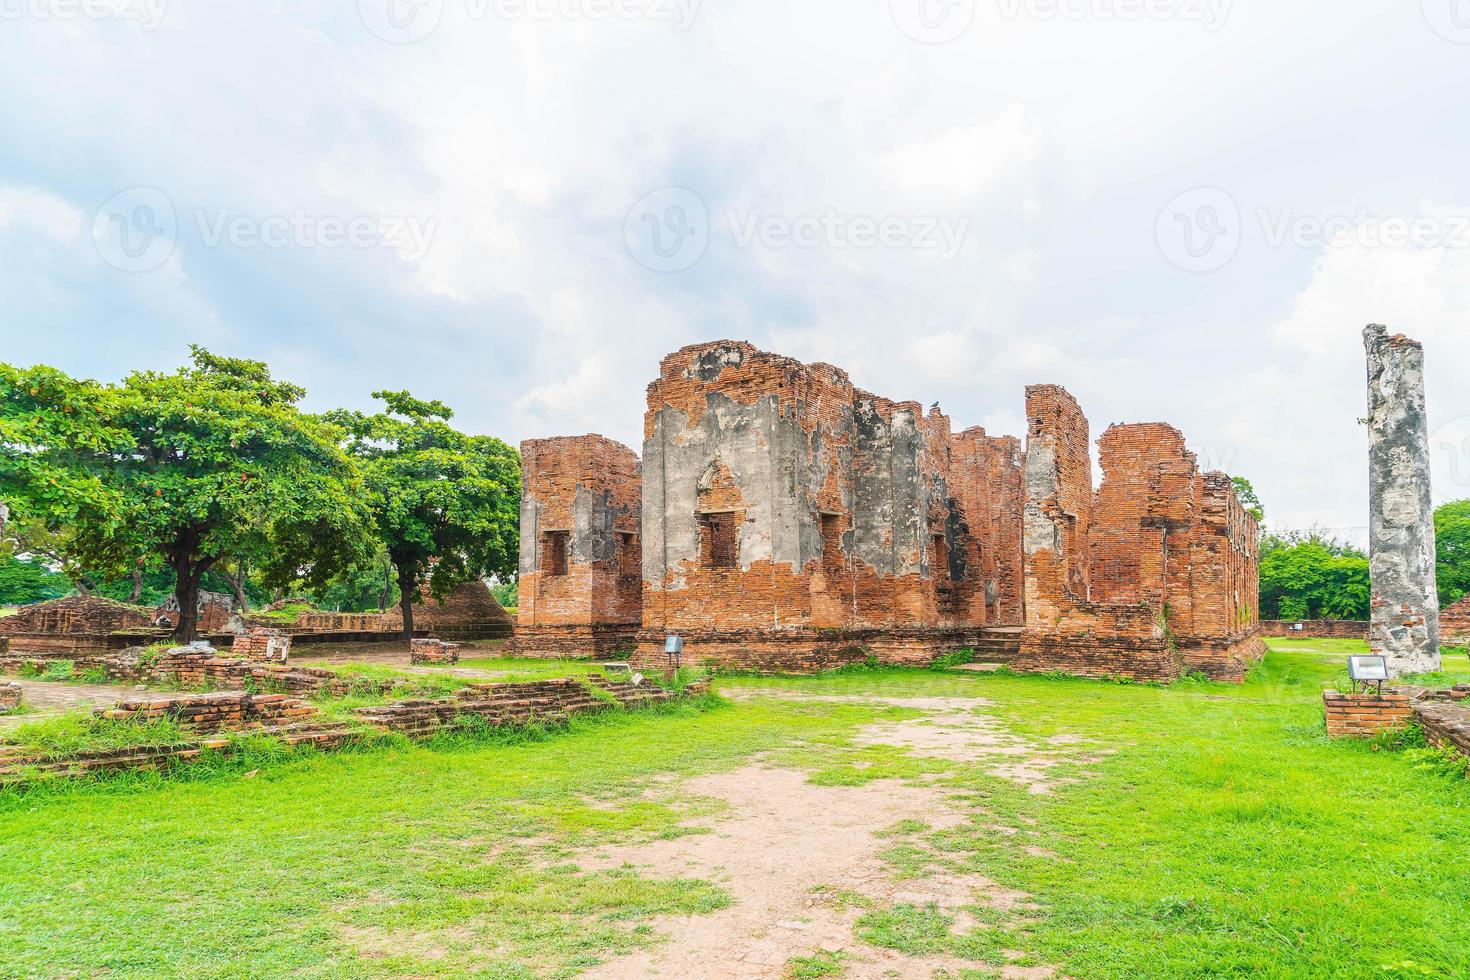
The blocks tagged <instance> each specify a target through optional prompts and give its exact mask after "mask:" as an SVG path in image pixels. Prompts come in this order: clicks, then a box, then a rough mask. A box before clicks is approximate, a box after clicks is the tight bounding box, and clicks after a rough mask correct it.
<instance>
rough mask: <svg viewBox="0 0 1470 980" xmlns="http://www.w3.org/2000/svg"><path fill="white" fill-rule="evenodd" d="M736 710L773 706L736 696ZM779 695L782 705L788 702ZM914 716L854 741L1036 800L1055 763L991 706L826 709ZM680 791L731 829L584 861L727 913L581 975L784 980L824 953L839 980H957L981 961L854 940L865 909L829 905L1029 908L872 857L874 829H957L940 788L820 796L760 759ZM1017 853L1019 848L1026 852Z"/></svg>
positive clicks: (973, 881) (793, 774)
mask: <svg viewBox="0 0 1470 980" xmlns="http://www.w3.org/2000/svg"><path fill="white" fill-rule="evenodd" d="M735 696H736V697H737V698H738V699H742V700H743V699H746V698H750V697H761V696H767V695H766V693H765V692H754V691H752V692H738V693H736V695H735ZM777 696H779V697H789V696H790V695H788V694H785V693H782V694H779V695H777ZM796 699H797V700H838V701H861V702H869V703H872V702H879V703H883V704H891V705H900V706H903V707H912V708H918V709H919V710H923V711H925V712H926V714H925V715H924V717H922V718H917V719H912V720H909V721H903V722H894V723H883V724H878V725H871V726H868V727H867V728H865V729H864V730H863V731H862V732H861V733H860V734H859V738H858V741H859V742H860V743H861V744H870V745H871V744H886V745H895V746H899V747H902V748H905V749H907V750H909V751H910V752H911V753H913V754H915V755H930V756H935V757H940V758H945V759H958V760H962V761H972V762H976V763H978V764H983V765H986V766H987V767H988V768H989V769H990V771H992V772H994V773H995V774H996V775H998V776H1002V777H1004V778H1011V779H1015V780H1017V781H1018V782H1021V783H1023V784H1024V785H1026V786H1027V787H1028V788H1030V789H1031V791H1032V792H1047V791H1048V790H1049V789H1050V787H1051V786H1052V785H1055V781H1054V780H1051V779H1049V778H1048V776H1047V770H1048V769H1049V768H1050V767H1051V766H1052V765H1054V764H1055V763H1056V761H1058V759H1059V758H1061V757H1062V753H1061V752H1060V751H1058V750H1056V749H1054V748H1049V747H1042V746H1033V745H1030V744H1028V743H1026V742H1024V741H1023V740H1021V739H1018V738H1015V737H1014V736H1010V735H1008V734H1006V733H1005V732H1004V731H1003V730H1002V729H1001V728H1000V725H999V723H998V722H997V721H996V720H995V719H994V718H992V717H990V716H987V715H984V714H981V713H980V709H982V708H983V707H984V706H985V702H983V701H980V700H978V699H968V698H873V697H856V698H822V697H804V698H802V697H797V698H796ZM681 790H683V791H684V792H688V793H691V794H696V795H699V796H705V797H711V798H714V799H716V800H719V801H721V802H722V803H724V804H725V805H726V806H727V807H728V810H729V813H730V816H729V817H728V819H725V820H723V821H720V822H719V823H717V824H716V826H715V828H714V832H713V833H711V834H706V835H692V836H686V837H680V838H676V839H673V840H659V841H654V842H651V843H647V844H638V845H630V846H617V847H607V848H602V849H599V850H597V851H594V852H592V853H591V854H589V855H587V856H586V857H584V858H583V860H582V861H581V862H580V863H581V864H582V866H583V867H584V868H586V869H588V870H595V869H605V868H617V867H622V866H624V865H629V866H632V867H634V868H636V869H637V870H638V871H639V872H640V873H642V874H646V875H652V876H664V877H674V876H678V877H693V878H704V879H707V880H711V881H714V882H716V883H717V884H719V885H721V886H722V887H724V888H725V889H726V890H727V891H729V892H730V894H731V896H732V898H733V901H732V903H731V905H730V907H728V908H726V909H723V910H721V911H718V912H715V913H713V914H710V915H700V916H690V917H683V918H677V919H666V920H663V921H661V922H660V923H658V928H659V929H660V931H662V932H665V933H667V934H668V935H669V937H670V938H669V941H668V942H667V943H664V944H662V945H660V946H658V947H656V948H654V949H652V950H647V951H643V952H640V953H636V954H633V955H631V956H627V957H623V958H620V959H617V960H614V961H611V962H609V963H605V964H603V965H601V966H599V967H597V968H595V969H593V970H591V971H589V972H587V973H586V974H584V975H585V976H589V977H597V978H615V980H619V978H634V977H648V976H660V977H671V978H673V977H677V978H684V977H704V976H710V977H713V976H719V977H781V976H783V975H785V973H786V970H787V968H788V964H789V963H790V961H791V960H792V959H793V958H794V957H800V956H810V955H813V954H815V953H817V952H819V951H821V950H827V951H833V952H837V951H840V952H842V953H843V954H845V956H846V957H847V960H846V961H845V967H846V969H845V972H844V975H845V976H847V977H898V978H926V980H927V978H930V977H934V976H935V975H936V974H937V975H940V976H943V975H946V974H948V975H954V976H957V975H958V974H959V971H961V970H964V969H970V970H974V969H978V968H981V967H982V964H976V963H969V962H966V961H961V960H954V959H948V958H912V957H906V956H903V955H901V954H899V953H897V952H894V951H890V950H881V949H876V948H873V947H868V946H866V945H863V944H861V943H858V942H857V941H856V940H855V939H854V934H853V927H854V924H855V923H856V922H857V920H858V918H859V917H860V916H861V915H862V913H863V910H862V909H861V908H859V907H856V906H855V905H853V904H852V903H850V902H842V901H836V900H834V899H835V898H836V897H837V896H839V895H840V894H841V893H847V894H849V895H857V896H862V897H863V898H864V899H867V900H870V901H873V902H876V903H879V904H880V905H881V904H896V903H902V904H910V905H915V906H920V907H922V906H926V905H928V904H930V903H932V904H934V905H936V906H937V907H938V908H939V909H940V910H941V911H943V912H946V913H949V914H951V915H953V916H954V917H955V920H956V929H957V931H959V932H964V931H966V930H967V929H968V928H970V927H972V926H973V925H974V923H973V921H972V920H971V919H970V918H969V916H967V915H966V914H965V912H964V909H965V907H966V906H982V907H989V908H993V909H1000V910H1004V911H1007V912H1012V911H1014V912H1017V913H1018V914H1019V913H1021V912H1022V911H1023V910H1026V909H1029V908H1030V907H1031V905H1030V902H1029V897H1028V896H1026V895H1024V894H1022V893H1020V892H1015V891H1012V890H1009V889H1006V888H1003V887H1001V886H1000V885H998V884H996V883H995V882H993V881H990V880H988V879H986V878H984V877H981V876H979V875H968V874H966V875H961V874H947V873H935V874H933V875H931V876H929V877H926V878H920V879H908V880H905V881H902V882H895V881H894V880H892V878H891V872H890V869H889V868H888V866H887V865H886V864H885V863H884V862H883V861H882V860H881V859H880V858H879V854H880V852H882V851H883V850H884V849H885V848H887V847H889V846H891V845H892V843H893V842H892V841H891V840H887V839H885V838H883V837H882V836H880V832H881V831H884V830H885V829H887V828H890V827H892V826H893V825H894V824H896V823H898V822H899V821H905V820H909V821H922V822H923V823H925V824H927V825H928V826H930V827H931V828H933V829H936V830H939V829H947V828H950V827H955V826H958V825H959V824H961V823H963V822H964V819H965V813H964V812H963V811H962V810H961V809H960V805H958V804H957V803H956V802H955V801H954V800H952V799H951V798H950V795H949V794H948V793H947V792H946V791H945V790H944V789H943V788H941V787H937V786H915V785H912V784H905V783H902V782H900V781H897V780H877V781H874V782H871V783H868V784H866V785H864V786H859V787H852V786H815V785H811V784H809V783H808V782H807V777H806V774H805V773H802V772H798V771H794V770H790V769H782V768H777V767H775V766H771V765H767V764H764V763H762V762H759V761H757V762H754V763H752V764H750V765H747V766H745V767H744V768H741V769H738V770H735V771H734V772H729V773H722V774H719V775H713V776H704V777H700V778H696V779H693V780H690V781H688V782H686V783H684V784H683V785H682V786H681ZM1017 847H1018V848H1021V847H1023V845H1021V844H1020V843H1018V844H1017ZM1001 974H1002V976H1006V977H1016V978H1020V977H1037V978H1041V977H1049V976H1051V975H1052V974H1053V971H1052V970H1051V969H1049V968H1044V967H1043V968H1036V967H1029V968H1021V967H1014V966H1013V967H1004V968H1002V970H1001Z"/></svg>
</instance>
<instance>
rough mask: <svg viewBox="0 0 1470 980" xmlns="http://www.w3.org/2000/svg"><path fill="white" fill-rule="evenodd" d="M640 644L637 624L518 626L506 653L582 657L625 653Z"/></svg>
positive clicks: (577, 658)
mask: <svg viewBox="0 0 1470 980" xmlns="http://www.w3.org/2000/svg"><path fill="white" fill-rule="evenodd" d="M637 646H638V625H637V624H636V623H635V624H633V625H631V626H629V625H626V624H621V625H589V626H579V625H567V626H517V627H516V634H515V639H514V640H512V641H511V643H510V645H509V646H508V648H507V652H508V653H509V654H510V655H511V656H515V657H529V658H532V659H543V660H547V659H555V660H582V659H588V658H591V659H604V658H607V657H613V656H623V655H627V654H630V653H632V652H633V650H634V649H635V648H636V647H637Z"/></svg>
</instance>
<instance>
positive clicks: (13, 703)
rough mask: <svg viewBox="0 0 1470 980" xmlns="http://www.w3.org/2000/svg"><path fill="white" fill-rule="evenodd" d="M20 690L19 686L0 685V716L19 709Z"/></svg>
mask: <svg viewBox="0 0 1470 980" xmlns="http://www.w3.org/2000/svg"><path fill="white" fill-rule="evenodd" d="M20 698H21V689H20V685H19V684H9V683H6V684H0V714H5V713H6V712H8V711H14V710H16V709H17V708H19V707H20Z"/></svg>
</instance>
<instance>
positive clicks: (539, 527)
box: [511, 435, 643, 657]
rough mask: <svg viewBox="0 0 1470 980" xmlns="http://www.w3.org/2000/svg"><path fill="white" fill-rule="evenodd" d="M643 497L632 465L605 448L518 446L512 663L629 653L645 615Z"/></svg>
mask: <svg viewBox="0 0 1470 980" xmlns="http://www.w3.org/2000/svg"><path fill="white" fill-rule="evenodd" d="M640 492H641V482H640V474H639V465H638V455H637V454H636V453H634V452H633V450H631V449H629V448H628V447H627V446H624V445H622V444H620V443H616V442H613V441H612V440H611V439H604V438H603V437H602V436H596V435H589V436H579V437H575V438H560V439H534V440H531V441H528V442H524V443H522V444H521V554H520V606H519V612H518V618H517V623H516V631H515V636H514V638H513V639H512V641H511V649H512V651H513V652H514V653H515V654H516V655H518V656H523V657H565V656H573V657H576V656H603V655H606V654H610V653H614V652H616V651H618V650H628V651H631V650H632V648H633V644H634V642H635V639H636V636H637V633H638V629H639V626H640V616H641V614H642V605H641V603H642V592H643V573H642V562H643V549H642V544H641V541H640V528H639V521H640V517H639V507H640Z"/></svg>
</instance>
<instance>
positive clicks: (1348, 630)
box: [1261, 619, 1369, 641]
mask: <svg viewBox="0 0 1470 980" xmlns="http://www.w3.org/2000/svg"><path fill="white" fill-rule="evenodd" d="M1298 626H1300V627H1301V629H1297V627H1298ZM1368 627H1369V623H1368V622H1367V621H1366V620H1364V621H1359V620H1352V619H1263V620H1261V635H1263V636H1283V637H1292V636H1299V637H1304V638H1309V639H1313V640H1364V641H1366V640H1367V639H1368Z"/></svg>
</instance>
